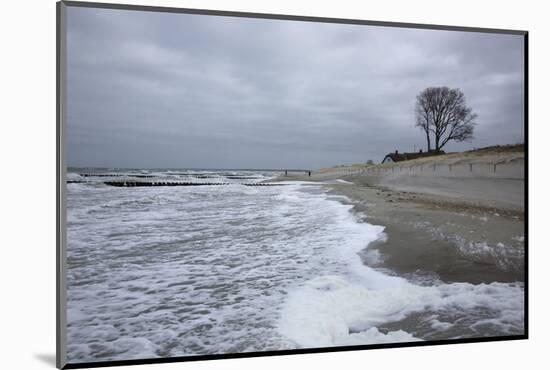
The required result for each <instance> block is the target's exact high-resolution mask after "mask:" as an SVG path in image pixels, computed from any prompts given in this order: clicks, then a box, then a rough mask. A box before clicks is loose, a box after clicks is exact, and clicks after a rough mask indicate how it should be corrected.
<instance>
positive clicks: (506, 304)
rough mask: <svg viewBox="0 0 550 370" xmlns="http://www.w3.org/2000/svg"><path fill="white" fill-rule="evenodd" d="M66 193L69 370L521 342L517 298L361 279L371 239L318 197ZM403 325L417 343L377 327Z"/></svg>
mask: <svg viewBox="0 0 550 370" xmlns="http://www.w3.org/2000/svg"><path fill="white" fill-rule="evenodd" d="M174 172H175V171H174ZM172 175H174V174H172ZM236 175H238V173H236ZM178 176H179V175H178ZM68 190H69V191H68V251H67V253H68V275H67V283H68V312H67V316H68V328H67V329H68V343H69V345H68V356H69V360H70V361H71V362H79V361H97V360H116V359H127V358H143V357H165V356H183V355H191V354H212V353H234V352H246V351H264V350H278V349H288V348H296V347H312V346H332V345H350V344H367V343H383V342H399V341H412V340H418V339H426V338H427V339H429V338H430V335H431V333H443V334H444V335H448V337H451V336H453V337H468V336H479V335H503V334H514V333H518V332H521V331H522V330H523V326H522V325H523V311H522V310H523V287H522V286H521V285H520V284H500V283H493V284H489V285H483V284H482V285H471V284H442V285H439V286H435V287H421V286H417V285H414V284H412V283H410V282H408V281H407V280H406V279H404V278H400V277H395V276H389V275H386V274H384V273H383V272H381V271H377V270H375V269H372V268H368V267H366V266H364V265H363V263H362V262H361V260H360V258H359V256H358V253H359V252H361V251H362V250H363V249H364V248H365V247H366V246H367V245H368V243H369V242H371V241H374V240H377V239H379V238H384V233H383V227H381V226H376V225H370V224H367V223H360V222H357V219H356V217H355V216H354V214H352V213H351V212H350V209H351V208H352V205H350V204H345V203H347V202H344V203H342V202H341V201H340V199H336V198H334V197H333V196H330V195H327V194H326V192H325V191H324V190H323V189H322V188H321V187H319V186H311V185H310V184H308V185H307V186H304V184H302V183H289V184H288V185H285V186H280V187H262V188H254V187H246V186H242V185H238V184H235V185H231V186H224V187H159V188H154V187H145V188H114V187H108V186H102V185H101V184H93V183H92V184H90V183H86V184H69V186H68ZM378 257H379V256H378ZM373 258H374V256H373ZM412 314H421V315H423V316H422V317H420V318H419V320H420V321H425V322H426V323H427V324H426V325H427V327H429V328H430V330H431V332H419V333H416V332H406V331H404V330H402V329H401V328H400V327H397V328H394V327H392V328H386V327H385V325H386V324H388V323H391V322H395V321H399V320H403V319H407V318H408V317H409V316H410V315H412ZM445 323H448V324H445Z"/></svg>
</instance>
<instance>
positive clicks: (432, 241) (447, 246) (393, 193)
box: [280, 174, 525, 284]
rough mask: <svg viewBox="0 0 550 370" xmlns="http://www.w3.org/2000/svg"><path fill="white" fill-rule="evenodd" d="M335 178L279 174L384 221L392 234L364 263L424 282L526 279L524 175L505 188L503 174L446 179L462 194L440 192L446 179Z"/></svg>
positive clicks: (369, 251) (367, 254) (372, 220)
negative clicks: (417, 182)
mask: <svg viewBox="0 0 550 370" xmlns="http://www.w3.org/2000/svg"><path fill="white" fill-rule="evenodd" d="M332 177H333V178H327V176H322V177H318V176H315V174H312V176H311V177H309V176H288V177H282V178H280V180H283V181H284V180H302V181H315V182H323V183H325V184H326V185H325V186H327V187H329V188H330V189H331V190H330V192H331V194H334V195H344V196H346V197H347V198H349V200H350V201H351V202H352V204H353V205H354V208H353V209H354V211H355V212H357V214H358V216H359V217H360V218H362V219H363V220H365V221H366V222H369V223H371V224H376V225H383V226H385V233H386V235H387V239H386V240H380V241H377V242H374V243H371V245H369V248H368V249H366V250H365V253H364V254H363V255H362V256H361V257H362V259H363V261H364V263H365V264H367V265H369V266H372V267H375V268H381V269H384V270H385V271H387V272H389V273H393V274H397V275H400V276H405V277H407V278H409V279H411V280H413V281H416V282H418V283H420V284H422V283H423V282H425V283H426V284H431V283H433V282H434V280H440V281H443V282H446V283H450V282H469V283H473V284H479V283H490V282H493V281H499V282H514V281H520V282H521V281H523V280H524V231H525V230H524V212H523V202H519V201H518V199H520V198H521V199H523V182H522V181H521V184H520V183H519V182H518V180H514V181H516V182H515V183H512V185H511V186H508V187H506V186H505V187H502V186H499V184H500V183H501V182H502V180H501V179H482V180H481V182H482V183H483V187H481V188H480V187H479V186H478V183H479V182H480V181H470V182H468V181H462V182H459V183H458V184H459V185H456V181H457V179H449V180H448V182H447V185H451V184H452V182H453V181H454V182H455V184H452V185H454V186H459V187H460V189H461V192H462V193H458V194H457V193H451V194H445V193H444V192H441V191H438V187H440V185H441V184H440V183H441V182H443V181H445V180H443V179H440V180H439V181H433V182H431V181H428V182H424V183H423V184H422V186H421V187H420V186H417V187H415V188H411V187H408V188H406V189H407V190H402V189H404V188H403V187H400V186H399V182H396V184H397V185H396V186H392V184H389V186H385V184H383V183H382V182H381V181H380V179H379V178H376V177H372V176H353V175H347V176H341V175H340V176H332ZM337 179H343V180H345V181H348V182H352V183H351V184H349V183H343V182H341V181H337ZM458 181H460V179H458ZM430 183H433V184H434V185H433V187H434V188H433V189H432V188H430V186H429V184H430ZM405 184H406V182H405ZM412 189H414V190H415V191H410V190H412ZM482 189H492V190H491V191H483V190H482ZM518 192H520V193H519V194H517V193H518ZM461 194H462V195H461ZM469 194H473V195H474V196H467V195H469Z"/></svg>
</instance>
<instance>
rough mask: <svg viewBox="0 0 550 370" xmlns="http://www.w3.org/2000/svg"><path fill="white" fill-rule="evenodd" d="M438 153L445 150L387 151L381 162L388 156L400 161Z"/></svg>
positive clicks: (442, 152)
mask: <svg viewBox="0 0 550 370" xmlns="http://www.w3.org/2000/svg"><path fill="white" fill-rule="evenodd" d="M439 154H445V152H444V151H442V150H439V151H435V150H432V151H430V152H416V153H389V154H386V156H385V157H384V159H383V160H382V162H384V161H385V160H386V158H388V157H389V158H391V160H392V161H394V162H401V161H409V160H412V159H417V158H422V157H429V156H432V155H439Z"/></svg>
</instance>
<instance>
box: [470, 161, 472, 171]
mask: <svg viewBox="0 0 550 370" xmlns="http://www.w3.org/2000/svg"><path fill="white" fill-rule="evenodd" d="M470 172H472V164H471V163H470Z"/></svg>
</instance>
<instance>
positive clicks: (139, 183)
mask: <svg viewBox="0 0 550 370" xmlns="http://www.w3.org/2000/svg"><path fill="white" fill-rule="evenodd" d="M103 183H104V184H105V185H109V186H116V187H119V188H135V187H150V186H224V185H244V186H284V185H287V184H274V183H248V184H247V183H244V184H234V183H230V182H179V181H178V182H176V181H104V182H103Z"/></svg>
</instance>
